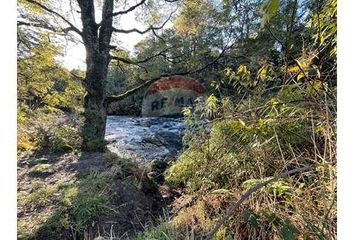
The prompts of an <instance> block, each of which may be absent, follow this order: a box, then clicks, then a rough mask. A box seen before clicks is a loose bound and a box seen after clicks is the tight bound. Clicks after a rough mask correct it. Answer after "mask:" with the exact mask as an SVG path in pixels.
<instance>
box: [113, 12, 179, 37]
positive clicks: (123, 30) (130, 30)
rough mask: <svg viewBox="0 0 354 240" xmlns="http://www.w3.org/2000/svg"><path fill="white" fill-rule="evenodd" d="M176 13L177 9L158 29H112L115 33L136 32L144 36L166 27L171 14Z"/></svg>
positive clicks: (152, 27) (151, 27)
mask: <svg viewBox="0 0 354 240" xmlns="http://www.w3.org/2000/svg"><path fill="white" fill-rule="evenodd" d="M176 11H177V9H175V10H174V11H173V12H171V14H170V16H169V17H168V18H167V19H166V21H165V22H163V24H162V25H161V26H159V27H154V26H150V27H148V28H147V29H145V30H139V29H136V28H132V29H117V28H115V27H113V31H114V32H117V33H132V32H136V33H139V34H145V33H147V32H149V31H155V30H159V29H162V28H163V27H164V26H165V25H166V23H167V22H168V21H170V19H171V17H172V15H173V13H174V12H176Z"/></svg>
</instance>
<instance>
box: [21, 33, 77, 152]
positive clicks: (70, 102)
mask: <svg viewBox="0 0 354 240" xmlns="http://www.w3.org/2000/svg"><path fill="white" fill-rule="evenodd" d="M59 53H60V49H59V48H58V47H55V46H54V45H53V44H51V43H50V42H49V41H48V40H46V38H45V36H43V39H42V41H41V44H40V45H39V46H38V47H35V48H33V49H32V53H31V55H29V56H24V57H21V58H19V59H18V117H17V119H18V149H19V150H20V151H29V152H40V151H47V152H62V151H68V150H73V149H76V148H78V147H79V145H80V137H79V132H78V131H79V128H78V127H79V124H80V120H79V114H80V112H81V111H82V98H83V94H84V90H83V88H82V85H81V82H80V81H79V80H78V79H76V78H75V77H73V76H72V75H71V74H70V72H69V71H68V70H66V69H65V68H63V67H62V66H60V64H59V63H57V62H56V61H55V56H57V55H58V54H59Z"/></svg>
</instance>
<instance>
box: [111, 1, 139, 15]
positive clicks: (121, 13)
mask: <svg viewBox="0 0 354 240" xmlns="http://www.w3.org/2000/svg"><path fill="white" fill-rule="evenodd" d="M145 2H146V0H142V1H140V2H139V3H137V4H135V5H133V6H131V7H130V8H128V9H127V10H123V11H119V12H115V13H112V15H111V17H114V16H118V15H123V14H126V13H128V12H131V11H134V9H135V8H137V7H139V6H140V5H142V4H144V3H145Z"/></svg>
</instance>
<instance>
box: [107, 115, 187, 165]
mask: <svg viewBox="0 0 354 240" xmlns="http://www.w3.org/2000/svg"><path fill="white" fill-rule="evenodd" d="M184 129H185V125H184V122H183V118H162V117H136V116H108V118H107V126H106V137H105V139H106V140H107V141H108V142H109V143H108V145H107V147H108V149H109V150H111V151H112V152H114V153H116V154H118V156H120V157H122V158H130V159H133V160H136V161H138V162H141V163H146V162H150V161H152V160H155V159H156V160H165V159H171V158H174V157H175V156H176V155H177V153H178V152H179V151H180V150H181V149H182V133H183V130H184Z"/></svg>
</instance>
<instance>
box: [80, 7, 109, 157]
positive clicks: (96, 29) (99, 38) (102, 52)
mask: <svg viewBox="0 0 354 240" xmlns="http://www.w3.org/2000/svg"><path fill="white" fill-rule="evenodd" d="M78 3H79V6H80V9H81V19H82V26H83V28H82V39H83V42H84V45H85V48H86V66H87V69H86V78H85V89H86V92H87V93H86V96H85V99H84V101H85V102H84V108H85V113H84V115H85V123H84V126H83V129H82V138H83V142H82V150H83V151H102V150H103V149H104V147H105V141H104V135H105V130H106V115H107V114H106V107H105V97H106V96H105V87H106V78H107V70H108V64H109V61H110V55H109V51H110V41H111V36H112V31H113V30H112V29H113V28H112V12H113V0H105V1H104V3H103V7H102V21H101V23H100V24H97V23H96V22H95V6H94V1H93V0H78Z"/></svg>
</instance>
